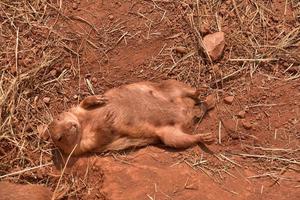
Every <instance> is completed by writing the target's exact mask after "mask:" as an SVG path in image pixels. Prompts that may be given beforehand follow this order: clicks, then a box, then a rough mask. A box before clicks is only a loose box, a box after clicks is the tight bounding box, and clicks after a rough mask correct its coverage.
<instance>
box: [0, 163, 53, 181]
mask: <svg viewBox="0 0 300 200" xmlns="http://www.w3.org/2000/svg"><path fill="white" fill-rule="evenodd" d="M52 164H53V163H47V164H43V165H39V166H35V167H30V168H26V169H23V170H21V171H17V172H12V173H10V174H5V175H3V176H0V179H2V178H5V177H9V176H15V175H19V174H22V173H24V172H28V171H31V170H35V169H39V168H42V167H46V166H49V165H52Z"/></svg>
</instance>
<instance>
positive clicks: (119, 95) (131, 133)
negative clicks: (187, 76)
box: [49, 80, 213, 155]
mask: <svg viewBox="0 0 300 200" xmlns="http://www.w3.org/2000/svg"><path fill="white" fill-rule="evenodd" d="M198 95H199V94H198V91H197V90H196V89H193V88H191V87H190V86H188V85H186V84H183V83H181V82H178V81H175V80H167V81H163V82H161V83H152V82H139V83H134V84H129V85H123V86H121V87H118V88H114V89H111V90H108V91H107V92H106V93H104V95H95V96H90V97H87V98H86V99H84V100H83V101H82V102H81V103H80V105H79V106H77V107H74V108H72V109H70V110H69V111H67V112H64V113H62V114H61V115H60V116H58V118H57V119H55V120H54V121H53V122H52V123H51V124H50V125H49V132H50V136H51V138H52V140H53V141H54V143H55V144H56V145H57V146H58V147H59V148H60V149H62V150H63V151H64V152H65V153H70V152H71V151H72V149H73V148H74V146H75V144H77V145H78V146H77V148H76V149H75V151H74V154H77V155H78V154H81V153H84V152H91V151H92V152H101V151H108V150H122V149H126V148H128V147H133V146H145V145H148V144H154V143H157V142H159V141H161V142H163V143H164V144H166V145H167V146H170V147H175V148H187V147H190V146H192V145H195V144H197V143H200V142H204V143H211V142H212V141H213V137H212V135H211V134H196V135H190V134H186V133H185V132H184V130H185V127H186V126H188V125H189V124H190V123H191V122H192V121H193V118H194V117H195V112H196V111H197V109H198V111H199V107H196V106H195V104H196V103H199V101H200V100H199V99H198Z"/></svg>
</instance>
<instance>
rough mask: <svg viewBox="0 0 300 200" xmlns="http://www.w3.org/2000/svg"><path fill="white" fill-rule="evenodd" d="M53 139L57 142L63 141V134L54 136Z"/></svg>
mask: <svg viewBox="0 0 300 200" xmlns="http://www.w3.org/2000/svg"><path fill="white" fill-rule="evenodd" d="M53 139H54V140H56V141H61V139H62V134H61V133H57V134H55V135H53Z"/></svg>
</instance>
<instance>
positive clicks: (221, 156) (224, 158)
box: [220, 154, 242, 168]
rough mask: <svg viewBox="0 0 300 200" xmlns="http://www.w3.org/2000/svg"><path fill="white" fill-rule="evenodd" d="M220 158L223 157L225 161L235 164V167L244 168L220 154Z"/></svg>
mask: <svg viewBox="0 0 300 200" xmlns="http://www.w3.org/2000/svg"><path fill="white" fill-rule="evenodd" d="M220 156H221V157H222V158H224V159H225V160H227V161H229V162H231V163H232V164H234V165H236V166H239V167H240V168H242V165H240V164H238V163H237V162H235V161H233V160H231V159H230V158H228V157H227V156H224V155H223V154H220Z"/></svg>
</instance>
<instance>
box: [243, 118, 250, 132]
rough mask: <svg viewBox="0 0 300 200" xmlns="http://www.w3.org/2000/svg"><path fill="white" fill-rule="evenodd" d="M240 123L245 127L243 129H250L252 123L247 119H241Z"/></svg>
mask: <svg viewBox="0 0 300 200" xmlns="http://www.w3.org/2000/svg"><path fill="white" fill-rule="evenodd" d="M242 125H243V127H244V128H245V129H247V130H250V129H252V124H251V123H250V122H248V121H245V120H244V121H242Z"/></svg>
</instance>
